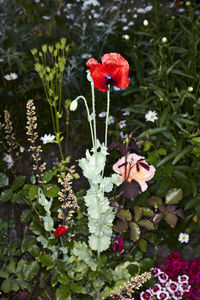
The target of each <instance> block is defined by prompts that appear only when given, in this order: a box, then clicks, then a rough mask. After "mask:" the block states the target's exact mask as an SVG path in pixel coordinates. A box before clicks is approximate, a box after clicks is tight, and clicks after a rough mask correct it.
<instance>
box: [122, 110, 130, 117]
mask: <svg viewBox="0 0 200 300" xmlns="http://www.w3.org/2000/svg"><path fill="white" fill-rule="evenodd" d="M122 115H123V116H129V115H130V111H127V110H126V111H125V112H123V113H122Z"/></svg>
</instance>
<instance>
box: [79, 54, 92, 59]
mask: <svg viewBox="0 0 200 300" xmlns="http://www.w3.org/2000/svg"><path fill="white" fill-rule="evenodd" d="M81 57H82V58H83V59H89V58H91V57H92V54H89V53H83V54H82V55H81Z"/></svg>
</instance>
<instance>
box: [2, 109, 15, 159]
mask: <svg viewBox="0 0 200 300" xmlns="http://www.w3.org/2000/svg"><path fill="white" fill-rule="evenodd" d="M4 120H5V126H4V130H5V138H6V142H7V145H8V149H7V152H8V153H10V154H13V153H14V150H15V149H16V148H17V145H16V139H15V135H14V132H13V126H12V121H11V117H10V113H9V112H8V111H7V110H5V111H4Z"/></svg>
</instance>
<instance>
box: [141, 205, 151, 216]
mask: <svg viewBox="0 0 200 300" xmlns="http://www.w3.org/2000/svg"><path fill="white" fill-rule="evenodd" d="M142 214H143V216H145V217H152V216H153V211H152V210H151V209H150V208H148V207H143V208H142Z"/></svg>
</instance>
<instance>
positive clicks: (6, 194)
mask: <svg viewBox="0 0 200 300" xmlns="http://www.w3.org/2000/svg"><path fill="white" fill-rule="evenodd" d="M12 195H13V191H12V190H11V189H8V190H5V191H3V192H2V193H1V196H0V202H1V203H4V202H7V201H9V200H11V198H12Z"/></svg>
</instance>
